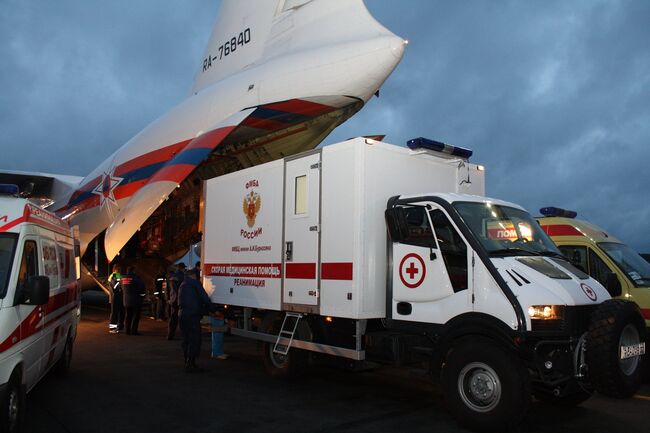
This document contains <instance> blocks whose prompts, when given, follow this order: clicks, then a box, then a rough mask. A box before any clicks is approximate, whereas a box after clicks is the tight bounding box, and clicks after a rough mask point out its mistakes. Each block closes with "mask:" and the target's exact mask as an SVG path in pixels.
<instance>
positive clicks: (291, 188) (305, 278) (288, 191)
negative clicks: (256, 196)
mask: <svg viewBox="0 0 650 433" xmlns="http://www.w3.org/2000/svg"><path fill="white" fill-rule="evenodd" d="M320 157H321V154H320V152H318V153H314V154H312V155H308V156H305V157H302V158H299V159H295V160H290V161H287V163H286V166H285V182H284V185H285V208H284V263H283V265H284V272H283V273H282V276H283V291H282V300H283V303H284V304H285V307H286V308H288V309H293V310H305V311H310V312H318V308H317V307H318V305H319V288H320V287H319V286H320V285H319V273H320V254H319V251H320V233H319V232H320ZM301 305H302V306H310V307H307V308H300V307H299V306H301Z"/></svg>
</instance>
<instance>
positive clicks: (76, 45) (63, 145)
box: [0, 0, 650, 251]
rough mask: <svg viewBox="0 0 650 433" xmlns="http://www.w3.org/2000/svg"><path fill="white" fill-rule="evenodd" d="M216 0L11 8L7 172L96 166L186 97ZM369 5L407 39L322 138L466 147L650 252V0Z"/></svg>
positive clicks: (494, 168)
mask: <svg viewBox="0 0 650 433" xmlns="http://www.w3.org/2000/svg"><path fill="white" fill-rule="evenodd" d="M218 3H219V2H217V1H212V0H193V1H182V2H180V1H177V2H172V1H169V2H159V1H155V0H146V1H137V2H133V1H126V0H117V1H111V2H106V1H98V0H92V1H84V2H78V1H72V0H62V1H57V2H49V1H45V0H41V1H29V2H23V1H19V0H4V1H3V5H2V8H0V41H2V42H0V56H2V63H0V65H1V66H0V82H1V83H2V89H3V91H2V92H1V93H0V128H1V130H2V131H3V135H2V138H1V139H0V146H1V147H2V159H1V160H0V168H9V169H19V170H41V171H49V172H59V173H70V174H77V175H84V174H86V173H87V172H88V171H90V170H91V169H92V168H94V167H95V166H96V165H97V164H98V163H99V162H100V161H101V160H103V159H104V158H105V157H106V156H108V155H109V154H110V153H111V152H112V151H114V150H115V149H116V148H117V147H119V146H120V145H122V144H123V143H124V142H126V141H127V140H128V139H129V138H131V136H133V135H134V134H136V133H137V132H138V131H140V130H141V129H142V128H143V127H144V126H146V125H147V124H148V123H149V122H150V121H152V120H153V119H155V118H157V117H158V116H159V115H160V114H162V113H163V112H165V111H166V110H167V109H169V108H171V107H172V106H173V105H175V104H177V103H178V102H180V101H181V100H182V99H183V98H184V97H185V95H186V94H187V92H188V91H189V88H190V86H191V83H192V81H193V78H194V74H195V72H196V70H195V68H196V66H197V63H198V62H197V59H200V57H201V54H202V51H203V49H204V46H205V43H206V42H207V38H208V36H209V33H210V30H211V28H212V24H213V22H214V19H215V16H216V12H217V10H218ZM367 5H368V7H369V9H370V10H371V11H372V13H373V14H374V15H375V16H376V17H377V19H378V20H379V21H381V22H382V23H383V24H384V25H386V27H388V28H390V29H391V30H393V31H394V32H395V33H397V34H399V35H401V36H403V37H405V38H407V39H409V41H410V44H409V46H408V49H407V52H406V56H405V58H404V60H403V62H402V64H401V65H400V66H399V67H398V69H397V70H396V72H395V73H394V74H393V75H392V76H391V77H390V78H389V80H388V81H387V82H386V84H385V85H384V87H383V88H382V90H381V97H380V98H379V99H375V100H373V101H371V103H369V104H368V106H367V107H366V108H364V110H362V111H361V112H360V113H359V114H358V115H357V116H355V117H354V118H353V119H351V120H350V121H348V122H347V123H346V124H345V125H343V126H341V127H340V128H339V129H337V130H336V131H335V132H334V133H333V134H332V135H331V136H330V137H328V139H327V140H326V143H332V142H335V141H338V140H341V139H345V138H348V137H351V136H355V135H363V134H375V133H385V134H387V136H388V137H387V139H388V141H390V142H393V143H396V144H403V143H404V142H405V141H406V140H407V139H409V138H412V137H417V136H426V137H431V138H435V139H439V140H442V141H445V142H449V143H454V144H458V145H461V146H465V147H470V148H472V149H473V150H474V152H475V156H474V157H473V161H476V162H480V163H482V164H485V165H486V167H487V192H488V195H491V196H494V197H498V198H502V199H506V200H511V201H514V202H517V203H520V204H522V205H523V206H525V207H526V208H528V209H529V210H531V211H533V212H534V211H536V210H537V209H538V208H539V207H542V206H546V205H558V206H563V207H567V208H571V209H575V210H577V211H578V212H579V214H580V216H581V217H583V218H586V219H588V220H590V221H592V222H594V223H596V224H598V225H601V226H603V227H604V228H606V229H608V230H610V231H612V232H613V233H615V234H616V235H617V236H618V237H620V238H622V239H623V240H624V241H626V242H628V243H629V244H630V245H632V246H633V247H635V248H636V249H639V250H642V251H650V223H649V221H650V200H649V199H650V191H648V186H649V185H650V170H648V169H647V167H646V166H647V164H648V161H649V159H650V149H649V147H648V146H649V145H650V104H649V103H648V101H649V100H650V95H649V92H650V51H649V50H648V48H647V44H648V41H650V26H649V25H648V17H650V3H649V2H646V1H642V0H637V1H631V0H630V1H623V0H621V1H614V0H612V1H594V0H588V1H586V0H585V1H572V2H566V1H547V2H521V1H502V2H486V1H463V2H451V1H447V2H431V1H428V0H422V1H414V0H412V1H404V2H396V1H389V0H385V1H382V0H368V1H367ZM36 155H38V157H35V156H36Z"/></svg>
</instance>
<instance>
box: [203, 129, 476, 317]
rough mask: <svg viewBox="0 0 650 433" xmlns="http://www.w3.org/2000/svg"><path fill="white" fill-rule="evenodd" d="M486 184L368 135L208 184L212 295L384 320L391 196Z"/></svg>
mask: <svg viewBox="0 0 650 433" xmlns="http://www.w3.org/2000/svg"><path fill="white" fill-rule="evenodd" d="M405 174H406V175H405ZM484 185H485V182H484V170H483V168H482V167H481V166H479V165H476V164H471V163H469V162H466V161H464V160H461V159H458V158H456V157H452V156H445V155H441V154H438V155H436V154H433V153H432V152H429V151H425V150H420V151H413V150H409V149H406V148H403V147H398V146H394V145H389V144H385V143H381V142H376V141H373V140H367V139H364V138H357V139H353V140H349V141H346V142H343V143H338V144H334V145H330V146H326V147H324V148H322V149H318V150H315V151H313V152H310V153H307V154H301V155H299V156H297V157H295V158H286V159H284V160H277V161H273V162H269V163H266V164H262V165H259V166H256V167H252V168H249V169H246V170H242V171H239V172H235V173H231V174H228V175H225V176H221V177H218V178H214V179H210V180H208V181H206V184H205V188H204V194H205V208H204V218H203V220H204V221H205V227H204V231H203V235H204V242H203V252H202V257H203V263H204V275H205V278H204V284H205V288H206V290H207V291H208V293H209V294H210V295H211V299H212V300H213V301H214V302H216V303H220V304H227V305H233V306H245V307H252V308H260V309H271V310H282V311H296V312H303V313H310V314H320V315H323V316H333V317H341V318H350V319H371V318H383V317H385V316H386V311H385V310H386V274H387V272H386V271H387V269H386V266H387V262H386V254H387V252H386V248H387V242H386V226H385V222H384V210H385V208H386V201H387V198H389V197H391V196H394V195H398V194H410V193H416V192H418V191H421V190H423V189H426V190H427V191H437V192H463V193H470V194H477V195H483V194H484ZM217 221H218V223H216V222H217ZM212 222H215V223H214V224H212Z"/></svg>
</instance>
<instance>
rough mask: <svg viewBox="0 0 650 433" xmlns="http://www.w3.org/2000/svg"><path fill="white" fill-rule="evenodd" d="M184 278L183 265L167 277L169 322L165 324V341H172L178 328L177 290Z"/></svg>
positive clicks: (177, 266)
mask: <svg viewBox="0 0 650 433" xmlns="http://www.w3.org/2000/svg"><path fill="white" fill-rule="evenodd" d="M184 278H185V263H183V262H181V263H179V264H177V265H176V272H174V273H173V274H172V275H171V276H170V277H169V284H167V304H168V305H169V322H168V323H167V339H168V340H173V339H174V336H175V335H176V328H177V327H178V289H179V288H180V286H181V284H182V283H183V279H184Z"/></svg>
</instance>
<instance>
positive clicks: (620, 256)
mask: <svg viewBox="0 0 650 433" xmlns="http://www.w3.org/2000/svg"><path fill="white" fill-rule="evenodd" d="M598 246H599V247H600V248H601V249H602V250H603V251H605V254H607V255H608V256H609V258H610V259H612V260H613V261H614V262H615V263H616V265H617V266H618V267H619V268H620V269H621V271H623V272H625V273H626V274H627V276H628V277H630V279H631V280H632V283H634V285H635V286H636V287H649V286H650V263H648V262H646V261H645V259H644V258H643V257H641V256H640V255H639V254H638V253H637V252H636V251H634V250H633V249H632V248H630V247H628V246H627V245H625V244H619V243H614V242H600V243H599V244H598Z"/></svg>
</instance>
